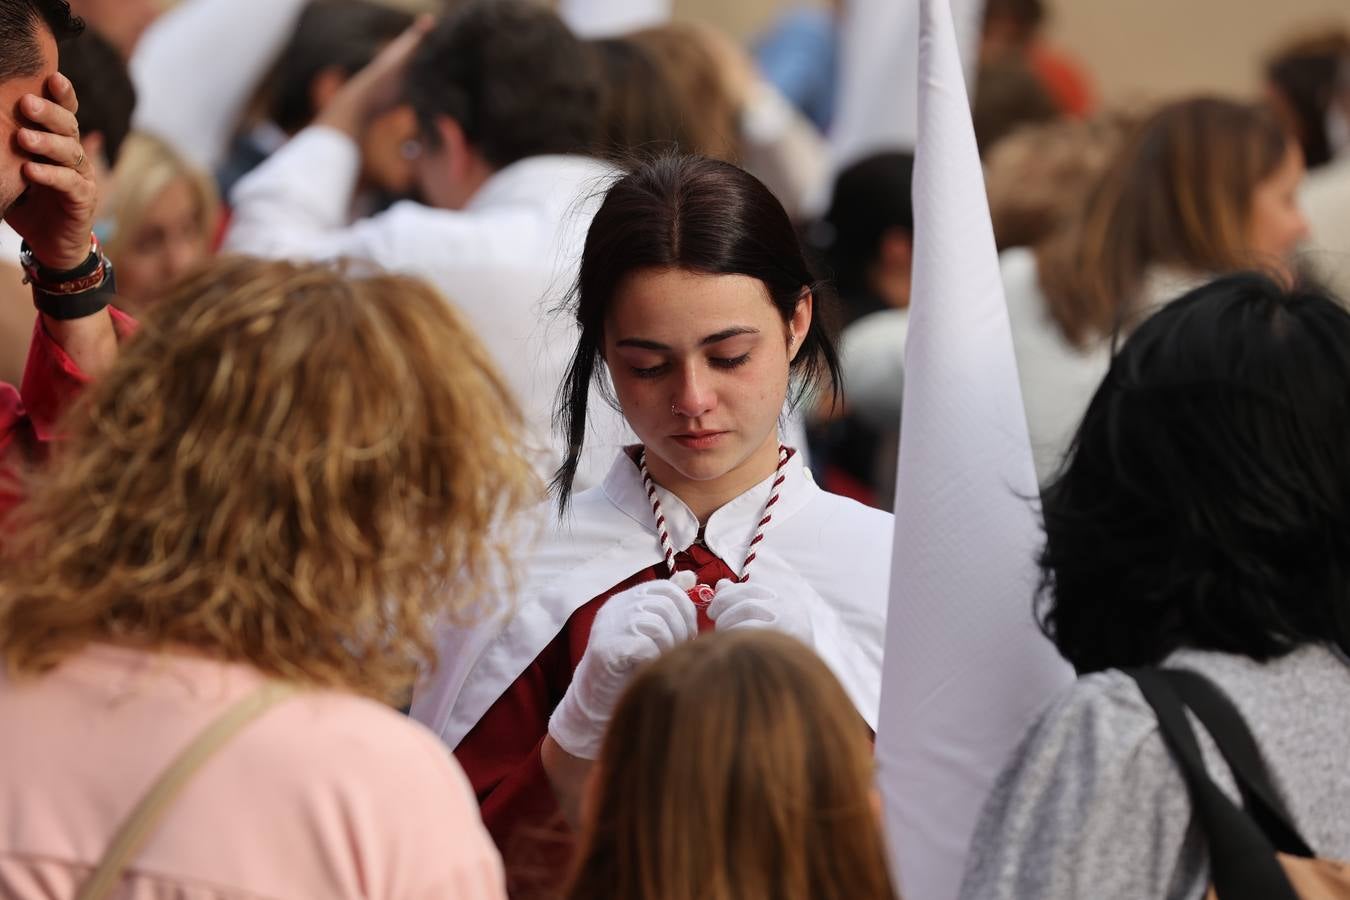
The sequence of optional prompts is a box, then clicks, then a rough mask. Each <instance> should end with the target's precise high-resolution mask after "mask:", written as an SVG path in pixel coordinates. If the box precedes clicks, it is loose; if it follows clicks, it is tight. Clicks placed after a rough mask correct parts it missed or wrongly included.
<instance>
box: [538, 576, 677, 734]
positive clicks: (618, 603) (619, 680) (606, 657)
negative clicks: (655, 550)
mask: <svg viewBox="0 0 1350 900" xmlns="http://www.w3.org/2000/svg"><path fill="white" fill-rule="evenodd" d="M694 581H695V579H694V573H692V572H677V573H676V574H675V577H674V578H673V579H672V580H669V581H664V580H663V581H647V582H643V583H642V584H639V585H637V586H636V587H631V588H629V589H628V590H626V591H624V592H623V593H621V594H615V595H614V596H613V597H610V598H609V600H607V601H606V602H605V605H604V606H602V607H600V612H599V613H598V614H597V615H596V617H595V622H594V623H593V624H592V625H591V636H590V639H589V640H588V641H587V643H586V652H585V653H584V654H582V657H581V662H580V663H579V664H578V665H577V670H576V672H575V673H574V674H573V675H572V684H571V686H569V687H568V688H567V693H566V694H565V695H563V699H562V702H561V703H559V704H558V708H557V709H555V710H554V711H553V715H552V717H551V718H550V719H549V720H548V733H549V734H550V735H551V736H552V737H553V740H554V741H556V742H557V743H558V746H559V747H561V748H562V749H564V750H566V751H567V752H568V753H570V754H572V755H573V756H576V757H580V758H581V759H597V758H599V756H600V745H601V744H602V743H603V741H604V737H605V727H606V726H607V725H609V719H610V716H611V715H613V713H614V707H615V705H616V704H617V703H618V702H619V697H620V695H621V694H622V693H623V690H624V688H625V687H627V686H628V681H629V679H630V678H631V677H632V674H633V672H634V670H635V669H637V668H638V667H639V666H641V665H642V664H643V663H645V662H648V661H650V660H653V659H656V658H657V657H658V656H660V655H661V654H662V653H665V652H666V651H667V650H670V649H672V648H673V647H675V646H676V645H677V644H681V643H683V642H685V641H687V640H689V639H690V638H692V637H695V636H696V635H697V634H698V613H697V612H696V610H695V609H694V604H693V602H692V601H691V600H690V599H689V593H688V592H689V589H690V588H692V587H693V586H694Z"/></svg>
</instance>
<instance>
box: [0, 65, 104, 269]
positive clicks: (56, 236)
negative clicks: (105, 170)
mask: <svg viewBox="0 0 1350 900" xmlns="http://www.w3.org/2000/svg"><path fill="white" fill-rule="evenodd" d="M46 93H47V97H38V96H37V95H35V94H26V95H24V97H23V98H22V99H21V100H20V101H19V114H20V116H21V122H22V123H23V124H24V127H22V128H20V129H19V132H18V137H17V140H18V143H19V146H20V147H21V148H22V149H23V150H24V151H25V152H27V153H28V154H30V155H31V156H32V157H33V159H30V160H29V161H28V162H26V163H24V165H23V178H24V181H25V182H27V184H28V190H27V191H26V192H25V194H24V195H23V197H21V198H20V200H19V201H18V202H17V203H15V204H14V206H12V207H11V208H10V210H9V212H8V213H7V214H6V216H5V221H7V222H8V223H9V224H10V226H11V227H12V228H13V229H14V230H15V231H16V232H18V233H19V235H20V236H21V237H22V238H23V239H24V240H25V241H27V243H28V246H29V247H30V248H31V249H32V251H33V255H34V256H35V257H36V258H37V260H38V262H40V263H41V264H42V265H43V266H45V267H46V268H49V269H57V270H64V269H73V268H76V267H77V266H79V265H80V264H81V263H83V262H84V261H85V260H86V259H87V258H88V257H89V235H90V232H91V231H92V229H93V225H94V212H95V209H96V207H97V205H98V185H97V183H96V182H95V179H94V163H93V161H92V160H90V159H87V158H85V153H84V148H83V147H82V146H81V145H80V128H79V124H78V123H77V122H76V120H75V112H76V110H77V109H78V108H79V100H78V99H77V98H76V96H75V89H74V87H72V86H71V83H70V80H69V79H68V78H66V76H64V75H61V74H56V75H53V76H51V77H50V78H49V79H47V86H46Z"/></svg>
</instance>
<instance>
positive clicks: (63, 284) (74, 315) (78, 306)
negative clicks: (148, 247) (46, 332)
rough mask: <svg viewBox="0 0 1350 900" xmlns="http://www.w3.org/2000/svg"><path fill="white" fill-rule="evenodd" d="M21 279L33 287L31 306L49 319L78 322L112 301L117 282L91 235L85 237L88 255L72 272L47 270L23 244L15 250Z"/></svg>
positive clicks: (96, 241) (29, 248)
mask: <svg viewBox="0 0 1350 900" xmlns="http://www.w3.org/2000/svg"><path fill="white" fill-rule="evenodd" d="M19 263H20V265H22V266H23V271H24V276H25V278H24V280H25V281H26V282H28V283H29V284H31V285H32V286H33V305H34V306H36V307H37V308H38V311H39V312H41V313H42V314H43V315H47V316H51V317H52V318H53V319H62V320H67V319H82V318H84V317H85V316H92V315H93V314H94V313H96V312H99V311H100V310H102V309H104V308H105V307H106V306H107V305H108V304H109V303H111V302H112V300H113V297H114V296H115V295H116V293H117V281H116V278H115V276H114V274H113V266H112V261H111V260H109V259H108V258H107V257H105V256H104V255H103V248H102V246H100V244H99V242H98V237H97V236H95V235H92V234H91V235H90V236H89V256H88V258H86V259H85V261H84V262H82V263H80V264H79V265H78V266H76V267H75V268H73V269H50V268H48V267H46V266H44V265H42V263H41V262H39V261H38V259H37V257H36V256H34V255H33V250H32V248H31V247H29V246H28V242H27V241H24V243H23V246H22V247H21V248H20V250H19Z"/></svg>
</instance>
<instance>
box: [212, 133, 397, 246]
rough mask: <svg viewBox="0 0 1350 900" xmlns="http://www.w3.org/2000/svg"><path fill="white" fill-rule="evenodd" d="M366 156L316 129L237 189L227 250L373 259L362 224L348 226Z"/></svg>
mask: <svg viewBox="0 0 1350 900" xmlns="http://www.w3.org/2000/svg"><path fill="white" fill-rule="evenodd" d="M360 167H361V151H360V149H359V148H358V147H357V146H356V143H355V142H354V141H353V140H352V139H351V138H350V137H348V136H347V135H345V134H343V133H342V132H340V131H337V130H335V129H332V128H328V127H325V126H312V127H310V128H306V129H305V130H304V131H302V132H300V134H298V135H296V136H295V138H294V139H293V140H291V141H290V143H288V144H286V145H285V146H284V147H282V148H281V149H280V150H278V151H277V152H276V153H274V154H272V156H271V157H270V158H268V159H267V161H265V162H264V163H263V164H262V165H260V166H258V168H256V169H254V170H253V171H252V172H250V173H249V174H248V175H246V176H245V177H244V178H243V179H242V180H241V181H240V182H239V184H238V185H236V186H235V189H234V194H233V197H232V200H233V203H234V214H233V217H232V219H231V220H230V230H229V234H228V235H227V236H226V239H225V249H226V250H228V251H230V252H234V253H247V254H250V255H253V256H266V257H293V258H300V259H327V258H335V257H338V256H357V257H366V258H369V257H370V256H371V255H372V249H373V248H372V247H371V246H370V244H369V238H368V236H367V235H366V233H365V232H366V231H367V230H368V229H366V228H363V227H361V226H362V225H364V224H366V223H368V222H371V221H374V220H365V222H363V223H358V225H357V226H355V227H353V228H344V226H345V225H346V222H347V214H348V209H349V207H350V204H351V200H352V193H353V191H354V190H355V189H356V180H357V176H358V174H359V173H360Z"/></svg>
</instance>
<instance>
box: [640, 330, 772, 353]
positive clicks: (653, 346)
mask: <svg viewBox="0 0 1350 900" xmlns="http://www.w3.org/2000/svg"><path fill="white" fill-rule="evenodd" d="M743 334H759V329H758V328H751V327H749V326H748V325H733V326H732V327H730V328H724V329H722V330H721V331H719V332H717V333H716V334H710V335H708V336H707V337H705V338H704V339H703V340H701V341H699V342H698V345H699V346H700V347H707V346H709V345H711V344H720V343H721V342H722V341H725V340H729V339H731V338H734V337H740V336H741V335H743ZM615 346H616V347H637V348H638V349H639V350H656V351H663V350H669V349H670V347H668V346H666V345H665V344H661V343H658V342H656V341H648V340H643V339H642V338H624V339H623V340H621V341H618V342H616V343H615Z"/></svg>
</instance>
